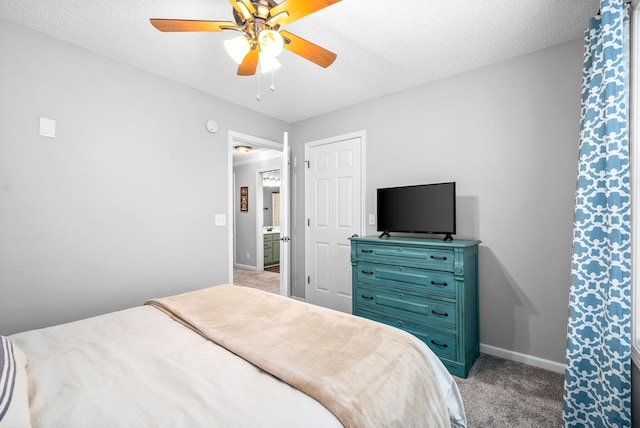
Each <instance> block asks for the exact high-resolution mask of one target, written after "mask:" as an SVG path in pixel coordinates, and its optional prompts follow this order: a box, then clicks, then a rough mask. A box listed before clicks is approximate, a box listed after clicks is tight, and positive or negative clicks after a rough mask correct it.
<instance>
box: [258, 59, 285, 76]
mask: <svg viewBox="0 0 640 428" xmlns="http://www.w3.org/2000/svg"><path fill="white" fill-rule="evenodd" d="M281 66H282V64H280V61H278V60H277V59H275V57H272V56H268V55H262V54H261V55H260V72H261V73H270V72H272V71H273V70H277V69H279V68H280V67H281Z"/></svg>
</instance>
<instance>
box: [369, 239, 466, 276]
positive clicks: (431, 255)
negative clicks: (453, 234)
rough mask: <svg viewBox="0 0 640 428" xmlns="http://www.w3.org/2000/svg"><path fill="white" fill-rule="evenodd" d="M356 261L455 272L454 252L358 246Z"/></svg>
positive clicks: (384, 246)
mask: <svg viewBox="0 0 640 428" xmlns="http://www.w3.org/2000/svg"><path fill="white" fill-rule="evenodd" d="M356 260H358V261H371V262H374V263H391V264H395V263H399V264H402V265H404V266H420V267H426V268H429V269H437V270H445V271H453V261H454V257H453V251H451V250H441V249H434V248H414V247H409V246H402V245H370V244H358V245H357V247H356Z"/></svg>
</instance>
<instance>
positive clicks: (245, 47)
mask: <svg viewBox="0 0 640 428" xmlns="http://www.w3.org/2000/svg"><path fill="white" fill-rule="evenodd" d="M224 48H225V49H226V50H227V53H228V54H229V56H230V57H231V59H232V60H233V61H234V62H235V63H236V64H242V61H243V60H244V57H245V56H246V55H247V54H248V53H249V51H250V50H251V46H250V45H249V40H247V37H246V36H238V37H235V38H233V39H230V40H225V42H224Z"/></svg>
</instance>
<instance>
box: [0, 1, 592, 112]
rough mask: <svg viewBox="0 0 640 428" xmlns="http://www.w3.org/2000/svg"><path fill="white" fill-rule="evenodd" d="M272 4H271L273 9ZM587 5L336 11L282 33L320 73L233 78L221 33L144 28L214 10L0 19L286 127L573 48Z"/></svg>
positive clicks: (32, 4)
mask: <svg viewBox="0 0 640 428" xmlns="http://www.w3.org/2000/svg"><path fill="white" fill-rule="evenodd" d="M278 2H280V1H278ZM598 4H599V1H598V0H455V1H453V0H403V1H391V0H385V1H383V0H343V1H341V2H339V3H337V4H334V5H332V6H329V7H327V8H325V9H323V10H320V11H318V12H316V13H314V14H312V15H309V16H307V17H305V18H302V19H300V20H299V21H296V22H294V23H292V24H291V25H288V26H286V27H285V29H286V30H287V31H290V32H292V33H294V34H296V35H298V36H300V37H303V38H305V39H307V40H309V41H312V42H314V43H316V44H318V45H320V46H322V47H324V48H326V49H329V50H330V51H333V52H335V53H336V54H337V55H338V58H337V59H336V61H335V63H334V64H333V65H331V66H330V67H329V68H326V69H323V68H321V67H318V66H317V65H315V64H313V63H311V62H309V61H306V60H304V59H302V58H300V57H298V56H296V55H294V54H292V53H291V52H288V51H285V52H283V53H282V54H281V55H280V57H279V60H280V62H281V63H282V65H283V66H282V68H280V69H279V70H276V71H275V73H274V78H275V86H276V91H275V92H271V91H270V90H269V86H270V85H271V74H264V75H262V76H261V80H262V81H261V89H260V93H261V101H259V102H258V101H257V100H256V95H257V93H258V77H257V76H252V77H240V76H237V75H236V70H237V65H236V64H235V63H234V62H232V60H231V59H230V58H229V57H228V55H227V54H226V52H225V50H224V46H223V42H224V40H227V39H230V38H233V37H236V36H237V33H234V32H223V33H161V32H159V31H157V30H156V29H155V28H153V27H152V26H151V24H150V23H149V18H180V19H208V20H231V21H232V20H233V17H232V12H231V10H232V7H231V5H230V4H229V2H228V1H226V0H137V1H132V0H89V1H87V0H0V17H2V18H5V19H7V20H9V21H13V22H16V23H18V24H21V25H24V26H26V27H30V28H33V29H35V30H37V31H40V32H43V33H45V34H49V35H51V36H53V37H57V38H59V39H62V40H66V41H68V42H70V43H73V44H75V45H78V46H82V47H84V48H87V49H89V50H92V51H94V52H98V53H100V54H102V55H105V56H107V57H111V58H115V59H117V60H119V61H122V62H125V63H128V64H131V65H133V66H135V67H138V68H141V69H143V70H147V71H150V72H152V73H155V74H157V75H160V76H163V77H166V78H169V79H171V80H174V81H176V82H180V83H183V84H185V85H188V86H191V87H193V88H197V89H199V90H202V91H204V92H207V93H210V94H212V95H215V96H217V97H220V98H222V99H225V100H228V101H231V102H233V103H235V104H239V105H242V106H245V107H247V108H249V109H252V110H255V111H258V112H261V113H264V114H266V115H269V116H271V117H274V118H277V119H280V120H283V121H285V122H288V123H293V122H296V121H299V120H302V119H306V118H309V117H313V116H316V115H319V114H323V113H326V112H329V111H333V110H336V109H339V108H341V107H346V106H349V105H353V104H357V103H360V102H362V101H365V100H370V99H374V98H377V97H380V96H383V95H386V94H390V93H393V92H397V91H401V90H405V89H409V88H411V87H414V86H418V85H421V84H424V83H428V82H432V81H434V80H438V79H441V78H444V77H447V76H451V75H455V74H459V73H462V72H465V71H468V70H471V69H474V68H478V67H482V66H485V65H489V64H493V63H496V62H499V61H502V60H505V59H508V58H512V57H515V56H519V55H523V54H526V53H529V52H533V51H536V50H540V49H543V48H546V47H549V46H553V45H556V44H560V43H564V42H567V41H569V40H573V39H576V38H580V37H582V34H583V31H584V29H585V27H586V25H587V22H588V20H589V18H590V17H591V16H593V15H595V14H596V13H597V11H598Z"/></svg>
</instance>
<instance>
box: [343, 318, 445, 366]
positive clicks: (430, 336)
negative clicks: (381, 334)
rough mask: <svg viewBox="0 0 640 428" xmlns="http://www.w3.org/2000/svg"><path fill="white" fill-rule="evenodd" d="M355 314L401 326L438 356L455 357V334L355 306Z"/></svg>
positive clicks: (393, 325)
mask: <svg viewBox="0 0 640 428" xmlns="http://www.w3.org/2000/svg"><path fill="white" fill-rule="evenodd" d="M355 315H358V316H361V317H365V318H368V319H371V320H374V321H378V322H381V323H383V324H387V325H390V326H392V327H397V328H401V329H402V330H404V331H406V332H408V333H411V334H413V335H414V336H416V337H417V338H418V339H420V340H422V341H423V342H424V343H426V344H427V346H428V347H429V348H431V350H432V351H433V352H435V353H436V355H438V356H439V357H443V358H448V359H453V360H455V358H456V351H457V349H456V336H455V334H447V333H444V332H438V331H434V330H431V329H429V328H428V327H425V326H423V325H421V324H418V323H415V322H412V321H410V320H409V321H408V320H406V319H403V318H398V317H393V316H389V315H382V314H379V313H376V312H370V311H367V310H366V309H360V308H357V309H356V312H355Z"/></svg>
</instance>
